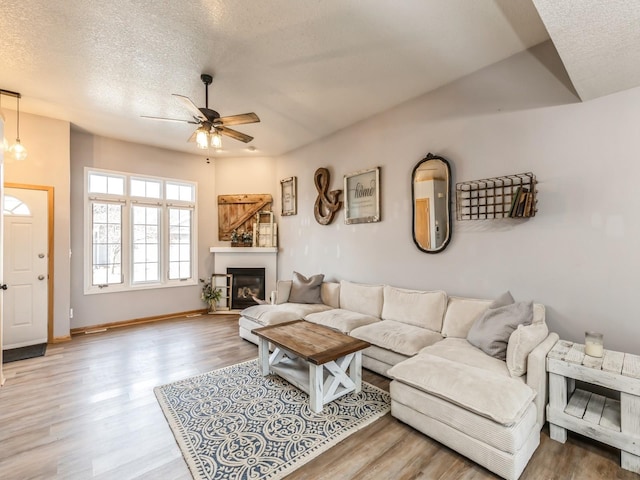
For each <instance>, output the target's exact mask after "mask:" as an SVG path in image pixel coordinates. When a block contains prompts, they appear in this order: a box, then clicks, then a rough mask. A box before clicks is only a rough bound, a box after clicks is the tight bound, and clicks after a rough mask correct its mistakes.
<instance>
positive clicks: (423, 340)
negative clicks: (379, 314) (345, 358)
mask: <svg viewBox="0 0 640 480" xmlns="http://www.w3.org/2000/svg"><path fill="white" fill-rule="evenodd" d="M350 335H351V336H352V337H355V338H359V339H360V340H364V341H365V342H369V343H371V344H373V345H377V346H378V347H382V348H386V349H387V350H391V351H394V352H397V353H401V354H403V355H409V356H410V355H415V354H416V353H418V352H419V351H420V350H421V349H422V348H424V347H426V346H427V345H431V344H433V343H435V342H437V341H439V340H442V335H440V334H439V333H436V332H432V331H430V330H427V329H426V328H420V327H416V326H413V325H407V324H406V323H401V322H396V321H394V320H382V321H380V322H376V323H372V324H369V325H365V326H364V327H358V328H356V329H355V330H353V331H352V332H351V334H350Z"/></svg>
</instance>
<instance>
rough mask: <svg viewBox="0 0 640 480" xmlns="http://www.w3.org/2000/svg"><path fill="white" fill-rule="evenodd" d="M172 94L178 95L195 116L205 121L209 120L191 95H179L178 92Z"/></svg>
mask: <svg viewBox="0 0 640 480" xmlns="http://www.w3.org/2000/svg"><path fill="white" fill-rule="evenodd" d="M172 95H173V96H174V97H176V98H177V99H178V100H179V101H180V102H181V103H182V104H183V105H184V106H185V108H187V110H189V112H190V113H191V115H193V116H194V117H195V118H197V119H199V120H201V121H203V122H206V121H207V117H205V116H204V114H203V113H202V112H201V111H200V109H199V108H198V107H197V106H196V104H195V103H193V102H192V101H191V99H190V98H189V97H185V96H184V95H178V94H177V93H172Z"/></svg>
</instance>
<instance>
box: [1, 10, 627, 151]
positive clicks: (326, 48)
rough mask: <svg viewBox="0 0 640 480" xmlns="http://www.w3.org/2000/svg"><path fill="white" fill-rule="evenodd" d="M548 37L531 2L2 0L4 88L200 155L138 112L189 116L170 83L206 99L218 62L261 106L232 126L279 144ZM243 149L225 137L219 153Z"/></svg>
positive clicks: (222, 102)
mask: <svg viewBox="0 0 640 480" xmlns="http://www.w3.org/2000/svg"><path fill="white" fill-rule="evenodd" d="M536 3H541V4H545V5H544V6H545V11H546V12H548V11H550V10H551V9H552V7H550V6H549V5H547V4H552V3H563V2H551V0H549V1H543V0H536ZM571 3H575V2H571ZM556 10H558V9H556ZM553 18H554V19H555V20H558V16H557V15H556V16H554V17H553ZM560 27H562V28H564V25H560ZM560 27H559V28H560ZM548 38H549V36H548V34H547V31H546V29H545V26H544V25H543V23H542V21H541V20H540V17H539V16H538V13H537V10H536V7H535V6H534V5H533V3H532V1H531V0H480V1H471V0H432V1H424V0H404V1H401V2H398V1H393V0H368V1H366V2H365V1H362V0H323V1H319V0H313V1H312V0H304V1H293V0H271V1H268V2H266V1H261V0H204V1H195V0H190V1H186V2H176V1H172V0H153V1H145V2H137V1H133V0H109V1H106V2H88V1H86V0H65V1H64V2H62V1H45V0H21V1H6V0H3V2H2V8H1V9H0V52H2V53H1V55H0V88H4V89H9V90H16V91H20V92H21V93H22V94H23V100H22V101H21V105H20V106H21V109H22V110H24V111H27V112H31V113H35V114H39V115H45V116H49V117H53V118H60V119H64V120H68V121H70V122H71V123H72V124H73V126H74V128H78V129H82V130H85V131H88V132H91V133H95V134H98V135H103V136H108V137H114V138H119V139H123V140H129V141H134V142H139V143H143V144H148V145H156V146H160V147H165V148H170V149H174V150H183V151H188V152H192V153H203V152H202V151H201V150H197V149H196V147H195V145H194V144H193V143H187V142H186V140H187V138H188V137H189V136H190V135H191V133H192V131H193V126H191V125H187V124H179V123H169V122H159V121H154V120H148V119H143V118H140V116H141V115H151V116H162V117H173V118H189V116H188V115H187V114H186V112H185V111H184V109H183V108H182V107H181V105H180V104H179V103H178V102H177V101H176V100H175V98H174V97H172V96H171V94H172V93H178V94H181V95H186V96H188V97H190V98H191V99H192V100H193V101H194V102H195V103H196V104H197V105H198V106H204V103H205V98H204V86H203V84H202V83H201V81H200V74H201V73H211V74H212V75H213V76H214V79H213V84H212V85H211V87H210V89H209V107H210V108H213V109H215V110H217V111H218V112H219V113H220V114H221V115H222V116H228V115H234V114H239V113H245V112H251V111H253V112H256V113H257V114H258V115H259V116H260V118H261V120H262V121H261V123H258V124H252V125H242V126H237V127H234V128H236V129H237V130H239V131H241V132H245V133H247V134H249V135H252V136H254V137H255V140H254V141H253V142H251V143H250V144H249V145H252V146H254V147H255V148H256V152H257V153H259V154H262V155H278V154H282V153H285V152H288V151H291V150H293V149H295V148H298V147H300V146H303V145H305V144H308V143H310V142H312V141H314V140H316V139H318V138H321V137H324V136H326V135H329V134H331V133H333V132H335V131H337V130H339V129H341V128H344V127H346V126H348V125H351V124H353V123H355V122H358V121H360V120H363V119H365V118H367V117H370V116H372V115H374V114H376V113H378V112H381V111H384V110H387V109H389V108H391V107H393V106H395V105H398V104H399V103H402V102H404V101H406V100H409V99H411V98H414V97H417V96H419V95H421V94H423V93H426V92H428V91H430V90H433V89H435V88H437V87H439V86H441V85H444V84H447V83H449V82H451V81H453V80H455V79H457V78H460V77H462V76H464V75H467V74H469V73H471V72H474V71H476V70H478V69H480V68H483V67H485V66H487V65H490V64H492V63H495V62H497V61H500V60H502V59H504V58H507V57H509V56H511V55H513V54H515V53H517V52H520V51H522V50H524V49H526V48H529V47H531V46H533V45H536V44H538V43H540V42H542V41H545V40H547V39H548ZM552 38H553V32H552ZM572 41H573V43H575V42H576V40H575V39H574V40H571V39H569V40H568V43H572ZM636 53H637V52H636ZM563 59H564V56H563ZM636 63H637V62H636ZM569 73H570V74H571V72H569ZM10 103H11V102H10V101H5V102H3V105H4V108H7V105H8V104H10ZM246 147H247V145H245V144H243V143H240V142H237V141H235V140H232V139H228V138H226V137H225V138H224V151H223V153H222V155H229V156H237V155H249V154H250V153H249V152H248V151H247V149H246Z"/></svg>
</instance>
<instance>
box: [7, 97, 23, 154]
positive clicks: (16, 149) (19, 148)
mask: <svg viewBox="0 0 640 480" xmlns="http://www.w3.org/2000/svg"><path fill="white" fill-rule="evenodd" d="M16 98H17V102H18V110H17V117H16V118H17V119H18V120H17V122H16V143H14V144H13V145H12V146H11V148H10V149H9V153H10V154H11V155H13V158H14V159H16V160H17V161H18V162H20V161H22V160H26V158H27V149H26V148H25V147H24V145H22V144H21V143H20V95H18V97H16Z"/></svg>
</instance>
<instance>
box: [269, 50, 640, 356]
mask: <svg viewBox="0 0 640 480" xmlns="http://www.w3.org/2000/svg"><path fill="white" fill-rule="evenodd" d="M567 85H568V80H567V78H566V73H565V72H564V69H563V68H562V67H561V64H560V61H559V59H558V57H557V54H556V52H555V49H554V48H553V46H552V45H551V44H550V43H546V44H543V45H541V46H538V47H536V48H535V49H533V50H531V51H529V52H525V53H522V54H519V55H516V56H514V57H512V58H510V59H507V60H506V61H503V62H500V63H499V64H496V65H493V66H491V67H489V68H486V69H484V70H482V71H480V72H477V73H475V74H473V75H470V76H469V77H467V78H465V79H462V80H460V81H458V82H456V83H454V84H451V85H449V86H446V87H443V88H441V89H439V90H438V91H436V92H433V93H431V94H428V95H425V96H423V97H420V98H418V99H416V100H414V101H411V102H408V103H406V104H403V105H401V106H399V107H397V108H395V109H393V110H391V111H389V112H386V113H384V114H381V115H378V116H376V117H374V118H371V119H370V120H368V121H365V122H362V123H360V124H357V125H355V126H353V127H351V128H349V129H346V130H343V131H341V132H339V133H337V134H335V135H333V136H331V137H329V138H326V139H324V140H322V141H319V142H316V143H315V144H312V145H310V146H307V147H305V148H302V149H299V150H297V151H294V152H291V153H290V154H288V155H285V156H283V157H282V158H280V159H278V164H277V178H278V179H280V178H285V177H289V176H292V175H296V176H297V177H298V212H299V213H298V215H296V216H291V217H283V218H280V219H279V231H280V246H281V252H280V255H279V268H278V270H279V276H280V277H281V278H290V277H291V272H292V271H293V270H297V271H299V272H301V273H304V274H306V275H311V274H314V273H318V272H322V273H324V274H325V275H326V276H327V277H328V278H329V279H350V280H353V281H359V282H368V283H388V284H392V285H396V286H400V287H413V288H421V289H443V290H445V291H447V292H448V293H449V294H451V295H464V296H475V297H483V298H493V297H496V296H497V295H499V294H500V293H502V292H503V291H504V290H507V289H509V290H511V292H512V293H513V295H514V297H515V298H516V299H521V300H527V299H532V300H535V301H536V302H541V303H543V304H545V305H546V306H547V320H548V323H549V325H550V327H551V329H552V330H554V331H556V332H558V333H559V334H560V336H561V337H562V338H566V339H569V340H583V339H584V336H583V335H584V330H585V329H594V330H597V331H601V332H603V333H604V334H605V343H606V346H607V347H609V348H613V349H618V350H625V351H630V352H634V353H640V342H638V341H637V339H638V336H639V334H640V327H639V326H638V320H637V317H638V315H639V313H638V308H637V305H636V303H635V300H636V298H637V296H638V292H637V291H638V286H640V282H638V280H637V277H636V275H637V272H638V269H639V267H640V248H639V247H640V221H639V218H640V196H638V195H637V194H636V192H637V190H638V180H639V179H640V161H638V158H640V89H633V90H628V91H625V92H621V93H618V94H615V95H610V96H607V97H603V98H600V99H597V100H593V101H589V102H586V103H579V102H578V100H577V98H576V96H575V95H574V93H573V90H572V89H571V88H570V87H568V86H567ZM428 152H432V153H434V154H438V155H442V156H443V157H445V158H446V159H448V160H449V161H450V162H451V165H452V173H453V182H454V184H455V182H458V181H465V180H473V179H479V178H486V177H491V176H496V175H505V174H511V173H520V172H525V171H532V172H534V173H535V174H536V176H537V178H538V180H539V185H538V191H539V195H538V198H539V203H538V208H539V212H538V214H537V215H536V217H535V218H532V219H528V220H513V219H505V220H494V221H464V222H456V223H455V224H454V225H453V232H452V241H451V243H450V244H449V246H448V247H447V248H446V250H445V251H444V252H442V253H439V254H435V255H430V254H426V253H422V252H420V251H419V250H418V249H417V248H416V247H415V245H414V244H413V241H412V236H411V215H412V211H411V204H410V203H411V202H410V200H411V171H412V169H413V167H414V165H415V164H416V163H417V162H418V161H420V160H421V159H422V158H423V157H424V156H425V155H426V154H427V153H428ZM374 166H381V167H382V172H381V188H380V190H381V196H382V203H381V210H382V221H381V222H380V223H374V224H357V225H349V226H347V225H345V224H344V216H343V210H341V211H340V214H339V215H337V217H336V219H335V220H334V222H333V223H332V224H331V225H329V226H321V225H319V224H318V223H316V221H315V219H314V217H313V204H314V201H315V199H316V196H317V192H316V189H315V186H314V184H313V173H314V171H315V170H316V169H317V168H318V167H328V168H329V169H330V171H331V174H332V181H331V188H332V189H336V188H342V178H343V175H344V174H346V173H348V172H352V171H357V170H361V169H366V168H371V167H374ZM276 181H277V180H276ZM454 211H455V210H454Z"/></svg>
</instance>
